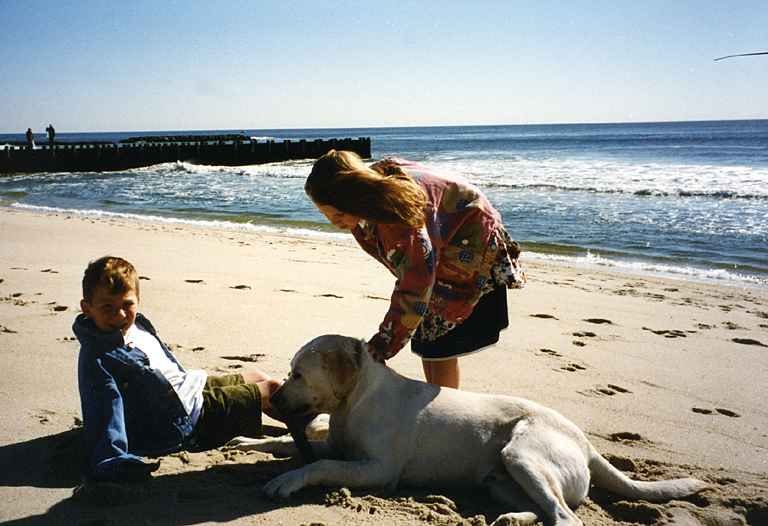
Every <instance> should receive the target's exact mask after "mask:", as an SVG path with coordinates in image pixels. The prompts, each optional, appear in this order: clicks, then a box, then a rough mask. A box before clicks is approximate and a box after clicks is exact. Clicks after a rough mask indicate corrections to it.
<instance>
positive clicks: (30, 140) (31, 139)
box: [27, 128, 35, 150]
mask: <svg viewBox="0 0 768 526" xmlns="http://www.w3.org/2000/svg"><path fill="white" fill-rule="evenodd" d="M27 148H29V149H30V150H34V149H35V134H34V133H32V128H27Z"/></svg>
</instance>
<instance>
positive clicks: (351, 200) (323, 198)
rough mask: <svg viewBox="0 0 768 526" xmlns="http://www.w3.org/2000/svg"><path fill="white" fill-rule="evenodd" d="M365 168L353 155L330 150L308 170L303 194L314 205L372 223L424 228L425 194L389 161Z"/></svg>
mask: <svg viewBox="0 0 768 526" xmlns="http://www.w3.org/2000/svg"><path fill="white" fill-rule="evenodd" d="M374 167H375V169H374V168H370V167H368V166H366V164H365V163H364V162H363V160H362V159H361V158H360V156H359V155H357V154H356V153H354V152H350V151H346V150H331V151H329V152H328V153H326V154H325V155H323V156H322V157H320V158H319V159H318V160H317V161H316V162H315V164H314V166H313V167H312V172H310V174H309V177H307V182H306V183H305V184H304V191H305V192H307V195H308V196H309V197H310V199H312V201H314V202H315V203H316V204H318V205H330V206H332V207H334V208H336V209H337V210H339V211H341V212H344V213H345V214H351V215H354V216H357V217H360V218H362V219H365V220H367V221H371V222H372V223H382V224H403V225H408V226H410V227H412V228H420V227H422V226H423V225H424V209H425V207H426V206H427V195H426V193H425V192H424V190H422V188H421V186H419V184H418V183H416V181H414V180H413V179H411V177H410V176H409V175H408V174H407V173H405V171H404V170H403V169H402V168H400V167H399V166H398V165H397V164H395V163H393V162H389V163H388V162H386V161H385V162H381V163H377V164H376V165H374Z"/></svg>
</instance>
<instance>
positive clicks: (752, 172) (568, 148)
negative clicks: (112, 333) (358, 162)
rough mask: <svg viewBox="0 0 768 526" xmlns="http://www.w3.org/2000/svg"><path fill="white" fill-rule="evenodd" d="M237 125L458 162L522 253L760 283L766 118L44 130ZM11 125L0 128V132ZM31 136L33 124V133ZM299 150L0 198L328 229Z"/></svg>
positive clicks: (455, 166) (41, 177) (767, 237)
mask: <svg viewBox="0 0 768 526" xmlns="http://www.w3.org/2000/svg"><path fill="white" fill-rule="evenodd" d="M222 133H245V134H246V135H249V136H253V137H258V138H259V139H260V140H266V139H274V140H283V139H291V140H294V139H301V138H304V139H308V140H311V139H316V138H331V137H338V138H343V137H363V136H368V137H371V140H372V149H373V152H372V153H373V157H374V158H375V159H379V158H382V157H385V156H390V155H394V156H400V157H405V158H409V159H412V160H415V161H419V162H422V163H424V164H427V165H429V166H431V167H433V168H435V169H437V170H446V171H451V172H454V173H459V174H462V175H464V176H465V177H467V178H468V179H469V180H471V181H472V182H474V183H475V184H476V185H478V186H479V187H480V188H481V189H482V190H483V191H484V192H485V193H486V194H487V195H488V197H489V198H490V200H491V202H492V203H494V205H495V206H496V207H497V208H498V209H499V211H500V212H501V214H502V216H503V219H504V223H505V224H506V226H507V229H508V230H509V232H510V234H511V235H512V236H513V237H514V238H515V239H517V240H518V241H520V242H521V243H522V245H523V249H524V250H525V253H526V257H530V258H543V259H553V260H560V261H567V262H571V263H573V264H577V265H584V266H586V267H589V266H600V267H601V268H610V269H613V270H617V271H622V270H626V271H629V272H640V273H646V274H657V275H664V276H673V277H678V278H684V279H692V280H714V281H718V282H721V283H727V284H735V285H746V286H759V287H764V286H768V120H757V121H709V122H664V123H637V124H635V123H627V124H562V125H510V126H451V127H402V128H346V129H342V128H339V129H294V130H266V129H265V130H259V129H254V130H206V131H186V130H177V131H163V132H144V131H141V132H139V131H137V132H119V133H117V132H108V133H57V136H56V138H57V140H61V141H87V140H106V141H116V140H120V139H124V138H127V137H131V136H137V135H168V134H178V135H182V134H183V135H193V134H222ZM10 140H24V136H23V133H19V134H0V144H3V142H4V141H10ZM37 141H38V143H40V142H43V141H44V134H39V135H38V136H37ZM311 165H312V162H311V161H289V162H283V163H274V164H266V165H254V166H236V167H229V166H197V165H193V164H189V163H183V162H177V163H166V164H160V165H156V166H151V167H146V168H139V169H133V170H126V171H122V172H109V173H95V172H75V173H46V174H21V175H12V176H0V206H10V207H17V208H26V209H32V210H56V211H62V212H67V213H72V214H84V215H93V216H103V215H117V216H120V215H124V216H131V217H134V216H138V217H141V218H144V219H146V220H148V221H174V222H175V221H181V222H191V223H197V224H210V225H215V226H217V227H220V226H225V227H230V228H237V229H247V230H248V229H250V230H263V229H270V230H279V231H286V230H295V231H297V232H300V233H302V234H303V235H316V236H329V235H330V236H338V235H348V234H342V233H340V232H338V231H335V230H334V229H333V227H331V226H330V225H328V223H327V221H326V220H325V218H324V217H323V216H322V215H321V214H320V213H319V212H318V211H317V210H315V208H314V206H313V205H312V203H311V202H310V201H309V200H308V199H307V197H306V196H305V194H304V191H303V185H304V179H305V178H306V176H307V174H308V173H309V170H310V168H311Z"/></svg>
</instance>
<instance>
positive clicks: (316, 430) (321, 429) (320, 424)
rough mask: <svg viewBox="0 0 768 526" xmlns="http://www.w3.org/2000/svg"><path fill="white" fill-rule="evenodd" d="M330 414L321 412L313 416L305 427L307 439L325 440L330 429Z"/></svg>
mask: <svg viewBox="0 0 768 526" xmlns="http://www.w3.org/2000/svg"><path fill="white" fill-rule="evenodd" d="M330 419H331V417H330V415H328V414H325V413H321V414H319V415H317V416H316V417H315V419H314V420H312V421H311V422H310V423H309V424H307V427H306V429H305V431H304V432H305V433H306V435H307V440H318V441H320V440H325V439H327V438H328V433H329V431H330Z"/></svg>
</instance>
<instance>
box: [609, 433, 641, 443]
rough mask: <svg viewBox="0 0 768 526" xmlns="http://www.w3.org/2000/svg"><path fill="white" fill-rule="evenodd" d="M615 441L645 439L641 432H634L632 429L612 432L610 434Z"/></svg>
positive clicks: (638, 440)
mask: <svg viewBox="0 0 768 526" xmlns="http://www.w3.org/2000/svg"><path fill="white" fill-rule="evenodd" d="M608 436H609V437H610V439H611V440H612V441H613V442H640V441H645V439H644V438H643V437H642V436H640V433H633V432H631V431H619V432H618V433H611V434H610V435H608Z"/></svg>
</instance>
